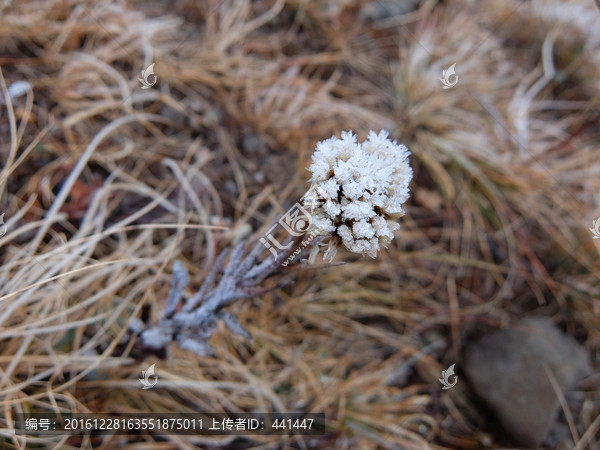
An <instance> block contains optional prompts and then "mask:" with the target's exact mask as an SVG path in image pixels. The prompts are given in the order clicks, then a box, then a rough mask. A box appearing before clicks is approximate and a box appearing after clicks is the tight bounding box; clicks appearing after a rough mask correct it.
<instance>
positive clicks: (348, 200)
mask: <svg viewBox="0 0 600 450" xmlns="http://www.w3.org/2000/svg"><path fill="white" fill-rule="evenodd" d="M409 154H410V152H409V151H408V149H407V148H406V147H405V146H404V145H401V144H397V143H396V141H391V140H390V139H388V133H387V131H381V132H380V133H379V134H376V133H375V132H374V131H371V132H370V133H369V136H368V138H367V140H366V141H364V142H363V143H357V141H356V135H354V134H353V133H352V132H351V131H348V132H342V138H341V139H338V138H336V137H335V136H334V137H332V138H330V139H327V140H324V141H321V142H319V143H318V144H317V149H316V151H315V153H314V155H313V157H312V164H311V166H310V168H309V170H310V171H311V172H312V177H311V179H310V181H311V182H312V187H311V191H314V190H316V191H318V192H321V193H322V196H323V197H324V199H325V201H323V202H321V203H320V204H318V205H317V206H315V204H314V202H311V203H310V204H307V203H306V200H305V206H307V207H310V210H311V216H312V217H311V218H312V225H311V228H310V229H309V230H308V231H309V233H312V234H315V235H321V236H332V239H331V240H330V245H329V249H328V251H327V253H326V255H325V258H326V259H328V260H332V259H333V257H334V256H335V251H336V248H337V245H338V244H339V243H340V242H341V243H342V244H344V246H345V247H346V248H347V249H348V250H350V251H352V252H355V253H362V254H367V255H369V256H371V257H372V258H374V257H375V256H376V255H377V252H378V251H379V248H380V246H381V245H383V246H387V245H388V244H389V243H390V242H391V240H392V239H393V238H394V234H393V232H394V230H397V229H398V228H400V225H399V224H398V223H397V222H396V220H397V219H398V218H400V217H401V216H403V215H404V210H403V209H402V204H403V203H404V202H406V200H408V197H409V191H408V184H409V183H410V181H411V179H412V175H413V173H412V169H411V167H410V165H409V164H408V156H409ZM315 188H316V189H315Z"/></svg>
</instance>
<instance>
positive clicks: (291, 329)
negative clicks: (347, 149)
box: [0, 0, 600, 449]
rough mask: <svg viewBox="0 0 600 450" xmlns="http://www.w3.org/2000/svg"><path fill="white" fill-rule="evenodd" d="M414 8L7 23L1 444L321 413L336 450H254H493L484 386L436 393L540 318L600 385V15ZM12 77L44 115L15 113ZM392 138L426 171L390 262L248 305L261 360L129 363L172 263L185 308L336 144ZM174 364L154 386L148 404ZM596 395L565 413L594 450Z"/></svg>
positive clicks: (116, 441)
mask: <svg viewBox="0 0 600 450" xmlns="http://www.w3.org/2000/svg"><path fill="white" fill-rule="evenodd" d="M383 3H384V4H387V3H386V2H383ZM408 3H409V2H407V4H408ZM413 3H414V4H415V5H417V6H416V8H415V9H414V10H410V9H407V10H406V11H404V12H400V13H397V14H396V15H395V16H394V15H392V16H390V15H389V14H388V15H386V14H384V15H383V16H385V17H383V18H380V19H376V20H373V19H368V18H366V17H365V14H363V12H364V11H366V10H365V9H364V8H367V7H368V8H371V9H372V8H375V9H376V10H380V8H381V4H380V3H377V2H368V1H367V0H348V1H345V2H335V1H329V0H327V1H322V2H305V1H299V0H288V1H283V0H277V1H266V0H264V1H263V0H261V1H255V2H250V1H249V0H224V1H217V0H211V1H201V2H196V1H192V0H180V1H177V2H175V3H174V5H172V4H171V3H169V2H162V1H158V0H156V1H144V2H141V1H134V0H115V1H113V2H93V1H91V0H90V1H80V2H75V1H71V0H67V1H62V0H61V1H59V0H51V1H41V0H38V1H34V0H28V1H20V2H11V1H4V2H0V14H1V16H0V90H1V91H2V96H1V97H0V102H4V104H1V105H0V159H1V160H2V162H3V167H2V171H1V172H0V213H3V212H4V213H6V216H5V220H6V223H7V227H8V233H7V234H6V235H5V236H3V237H0V262H1V266H0V348H1V353H0V407H1V409H2V415H1V416H2V419H0V443H1V446H2V447H3V448H25V446H26V445H27V447H28V448H89V447H92V446H94V447H97V448H114V447H119V448H131V449H133V448H155V449H163V448H165V449H166V448H194V446H196V447H199V448H211V446H215V447H218V446H228V445H233V438H232V437H223V438H221V439H214V438H207V437H199V436H165V437H163V438H160V439H159V438H156V437H154V438H153V437H151V436H147V437H144V438H138V440H137V442H136V440H135V439H133V438H127V437H118V436H105V437H103V438H101V439H100V438H94V439H98V440H94V441H93V442H91V441H85V440H83V441H80V442H78V441H76V440H73V439H72V440H69V439H67V438H46V439H38V440H35V439H30V440H28V441H27V442H26V441H25V439H23V438H22V437H21V438H19V437H14V436H12V437H11V433H10V431H9V428H10V424H11V420H13V417H14V413H16V412H27V411H48V410H50V411H53V410H55V411H59V410H60V411H64V412H69V411H80V412H85V411H89V412H108V411H111V412H152V411H161V412H167V411H173V412H192V411H209V412H220V411H224V410H229V411H264V412H269V411H294V410H303V411H309V412H325V413H326V415H327V418H328V427H329V433H328V434H327V435H326V436H322V437H297V438H287V437H281V436H269V437H256V438H253V440H252V442H253V445H254V446H253V447H252V448H361V449H370V448H372V449H375V448H386V449H387V448H389V449H392V448H401V449H421V448H456V449H474V448H481V447H482V446H484V445H485V446H492V447H496V448H497V447H498V446H500V445H502V442H500V441H497V437H498V436H495V435H491V434H489V433H490V432H491V431H490V428H489V424H488V425H486V424H484V423H483V422H484V419H483V418H480V417H479V416H478V413H477V411H476V409H475V408H474V406H473V404H472V402H471V398H470V396H469V392H468V389H467V388H466V385H465V384H463V383H461V382H460V381H459V383H458V385H457V386H456V387H455V388H453V389H452V390H449V391H441V389H440V385H439V384H438V381H437V378H439V374H440V373H441V370H442V369H444V368H446V367H447V366H448V365H450V364H451V363H454V362H458V366H460V348H461V345H462V343H463V342H464V341H465V340H468V339H469V338H470V337H472V336H474V335H476V334H478V333H479V332H481V331H482V330H484V329H488V328H493V327H497V326H501V325H504V324H507V323H510V322H511V321H512V320H513V319H515V318H519V317H522V316H523V315H529V314H533V315H546V316H551V317H552V318H553V319H555V320H556V321H557V322H560V323H561V324H562V325H563V326H564V327H565V328H566V329H567V330H568V331H569V333H570V334H573V335H575V336H576V337H578V338H579V339H580V340H581V341H582V342H584V344H585V346H586V348H587V349H588V350H589V352H590V353H591V354H592V356H593V358H594V361H595V363H596V364H598V361H599V357H600V306H599V303H598V299H599V298H600V289H599V287H598V286H599V284H598V279H599V278H598V276H599V274H600V266H599V263H598V261H599V259H598V251H599V250H600V247H599V246H598V243H599V242H600V241H598V240H596V241H594V240H592V238H591V235H590V232H589V231H588V228H589V227H590V226H591V221H592V219H593V218H596V217H597V216H598V215H599V213H600V196H599V193H600V176H599V175H600V151H599V149H598V143H599V142H600V130H599V129H598V126H597V124H598V115H599V113H598V111H599V110H600V109H599V108H600V95H599V92H600V89H599V87H600V85H599V84H598V80H599V79H600V56H599V55H600V36H599V35H598V30H600V27H599V26H598V24H599V22H600V12H599V11H597V10H594V9H593V5H592V4H591V2H577V1H566V0H563V1H558V0H555V1H540V0H535V1H530V2H517V1H515V0H510V1H507V0H502V1H500V0H498V1H490V2H481V3H480V2H474V1H467V0H462V1H456V2H436V1H433V0H431V1H422V2H413ZM361 8H363V9H361ZM398 14H401V15H398ZM574 18H578V19H577V20H575V19H574ZM152 62H156V68H155V71H156V73H157V75H158V82H157V84H156V85H155V86H154V88H153V89H147V90H142V89H140V84H139V82H138V81H137V78H138V77H139V72H140V70H141V69H143V68H144V67H147V66H148V65H149V64H150V63H152ZM454 62H456V63H457V73H458V74H459V82H458V84H457V85H456V86H455V87H454V88H452V89H447V90H444V89H442V85H441V83H440V81H439V78H440V76H441V71H442V69H444V68H446V67H448V66H449V65H450V64H452V63H454ZM19 80H27V81H29V82H30V83H31V84H32V85H33V92H28V93H27V94H26V95H24V96H22V97H19V98H16V99H13V100H12V101H11V100H10V99H9V98H8V95H7V88H8V86H9V85H10V84H11V83H13V82H15V81H19ZM382 128H385V129H388V130H390V132H391V135H392V136H393V137H395V138H398V139H399V140H400V141H401V142H403V143H404V144H406V145H407V146H408V147H409V149H411V151H412V152H413V155H414V156H413V158H412V164H413V167H414V169H415V181H414V183H413V186H412V192H413V198H412V200H411V202H410V203H409V205H407V210H408V213H407V215H406V217H404V218H403V221H402V229H401V230H400V232H398V233H397V236H396V240H395V241H394V243H393V245H392V247H391V248H390V249H389V250H387V251H385V252H383V253H382V254H381V255H380V257H379V258H378V259H376V260H368V259H365V258H359V257H355V256H353V255H350V254H342V255H340V256H339V258H340V259H342V260H346V261H348V264H347V265H345V266H338V267H330V268H326V269H324V270H316V269H310V268H309V269H305V270H301V271H299V272H298V273H297V274H295V275H294V277H295V283H294V285H293V286H292V287H288V288H285V289H280V290H277V291H274V292H271V293H267V294H264V295H262V296H260V297H259V298H255V299H253V300H252V301H249V302H244V303H239V304H236V305H235V306H234V307H232V310H233V311H235V315H236V317H238V319H239V320H240V321H241V322H242V323H243V324H244V325H245V326H246V327H247V329H248V330H249V332H250V334H251V335H252V336H253V338H254V342H252V343H251V342H248V341H245V340H243V339H242V338H240V337H238V336H235V335H232V333H230V332H228V331H226V330H225V329H224V328H221V329H220V330H219V332H217V333H216V334H215V336H214V337H213V339H212V341H211V344H212V345H213V347H214V348H215V349H216V352H217V356H216V358H200V357H196V356H194V355H193V354H191V353H190V352H186V351H183V350H180V349H179V348H178V347H177V346H175V345H174V346H172V349H171V350H172V353H171V354H170V355H169V356H168V358H167V359H166V360H158V359H156V358H155V357H153V356H152V357H149V358H148V359H146V360H145V361H143V362H140V361H136V360H134V359H133V358H131V357H129V356H128V351H129V350H128V348H122V345H121V344H122V343H121V339H122V338H123V336H124V334H125V329H126V326H127V324H128V323H130V322H131V320H133V319H134V318H136V317H140V316H141V315H143V314H145V315H149V317H150V319H151V320H154V321H156V320H157V319H158V317H157V315H158V313H159V312H160V311H162V310H163V308H164V305H165V301H166V298H167V293H168V289H169V280H170V273H171V266H172V262H173V261H174V260H175V259H182V260H184V261H186V266H187V267H188V268H189V270H190V279H191V285H190V287H189V288H188V291H187V292H186V294H187V295H192V294H193V292H195V291H197V289H198V287H199V286H200V284H201V283H202V280H203V278H204V277H205V276H206V274H207V272H208V269H210V267H211V266H212V264H213V263H214V261H215V258H216V255H217V254H218V252H219V250H220V249H222V248H224V247H225V246H228V245H230V244H232V243H235V242H239V240H240V239H242V238H244V237H249V236H250V235H251V234H252V233H253V232H254V235H253V236H252V237H250V240H251V241H254V240H257V239H258V238H259V237H260V236H261V233H262V231H263V230H264V226H266V225H267V224H268V223H269V222H270V220H271V218H272V217H273V215H274V214H275V213H277V212H281V211H284V210H286V209H287V208H288V207H289V206H290V205H291V204H293V203H294V202H295V201H296V200H297V199H298V198H299V197H300V196H301V195H302V193H303V192H304V190H305V189H306V187H307V186H306V185H305V180H306V178H307V176H308V173H307V171H306V170H305V168H306V167H307V165H308V161H309V159H310V155H311V152H312V149H313V148H314V145H315V143H316V142H317V141H319V140H321V139H324V138H327V137H330V136H331V135H332V134H338V133H339V132H340V131H341V130H347V129H352V130H355V131H356V132H358V134H359V137H360V138H361V139H362V138H363V137H364V136H365V135H366V133H367V132H368V130H369V129H374V130H379V129H382ZM129 349H130V348H129ZM154 362H156V363H157V372H158V375H159V378H160V381H159V383H160V387H158V388H156V389H151V390H141V389H139V387H140V384H139V382H138V378H139V376H140V373H141V371H142V370H144V369H146V367H147V366H149V365H150V364H152V363H154ZM583 397H584V400H582V402H583V404H582V405H581V407H580V408H577V409H576V410H574V411H571V412H570V414H569V415H567V417H569V418H570V420H569V422H570V424H572V425H573V424H574V425H573V426H574V427H576V431H577V432H578V434H579V436H581V440H580V441H579V446H578V447H577V448H581V449H583V448H593V447H594V445H598V432H597V430H598V420H597V415H598V411H599V403H598V398H597V395H596V394H594V391H593V389H592V388H590V389H588V390H586V391H585V392H584V396H583ZM584 439H585V442H582V441H583V440H584ZM36 446H39V447H36ZM586 446H587V447H586Z"/></svg>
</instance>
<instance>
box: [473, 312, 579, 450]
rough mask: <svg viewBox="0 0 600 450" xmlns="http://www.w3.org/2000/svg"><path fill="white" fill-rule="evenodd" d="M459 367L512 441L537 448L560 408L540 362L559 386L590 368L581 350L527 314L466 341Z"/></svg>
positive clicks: (550, 325)
mask: <svg viewBox="0 0 600 450" xmlns="http://www.w3.org/2000/svg"><path fill="white" fill-rule="evenodd" d="M462 366H463V367H462V368H463V370H464V372H465V373H466V375H467V377H468V378H469V380H470V381H471V384H472V386H473V388H474V390H475V392H476V393H477V395H478V396H479V397H481V399H482V400H483V401H484V402H485V403H487V404H488V406H489V407H490V408H491V409H492V410H493V411H494V412H495V414H496V416H497V417H498V419H499V420H500V422H501V424H502V426H503V427H504V428H505V430H506V431H507V432H508V433H509V434H510V435H511V436H512V437H513V438H514V440H515V441H516V443H518V444H520V445H522V446H526V447H529V448H532V447H533V448H537V447H539V446H540V444H541V443H542V442H543V440H544V438H545V436H546V434H547V433H548V430H549V429H550V426H551V425H552V422H553V421H554V417H555V415H556V413H557V410H558V408H559V401H558V398H557V396H556V393H555V391H554V389H553V388H552V385H551V383H550V379H549V377H548V375H547V372H546V370H545V368H544V367H547V368H548V369H549V370H550V371H551V373H553V374H554V376H555V377H556V380H557V382H558V385H559V386H560V389H561V391H563V392H565V391H567V390H568V389H569V388H570V387H571V386H572V385H573V384H574V383H575V382H576V381H578V380H579V379H581V378H583V377H584V376H585V375H587V374H589V373H590V372H591V367H590V363H589V360H588V357H587V354H586V352H585V350H584V349H583V348H582V347H581V346H580V345H579V344H578V343H577V342H576V341H575V340H573V339H572V338H571V337H569V336H566V335H565V334H564V333H562V332H561V331H560V330H559V329H558V328H556V327H555V326H554V325H553V323H552V322H551V321H550V320H548V319H546V318H528V319H524V320H522V321H520V322H519V323H517V324H515V325H513V326H512V327H511V328H508V329H505V330H500V331H496V332H494V333H492V334H489V335H487V336H485V337H483V338H482V339H481V340H479V341H478V342H475V343H473V344H470V345H468V346H467V348H466V349H465V352H464V362H463V365H462Z"/></svg>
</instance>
